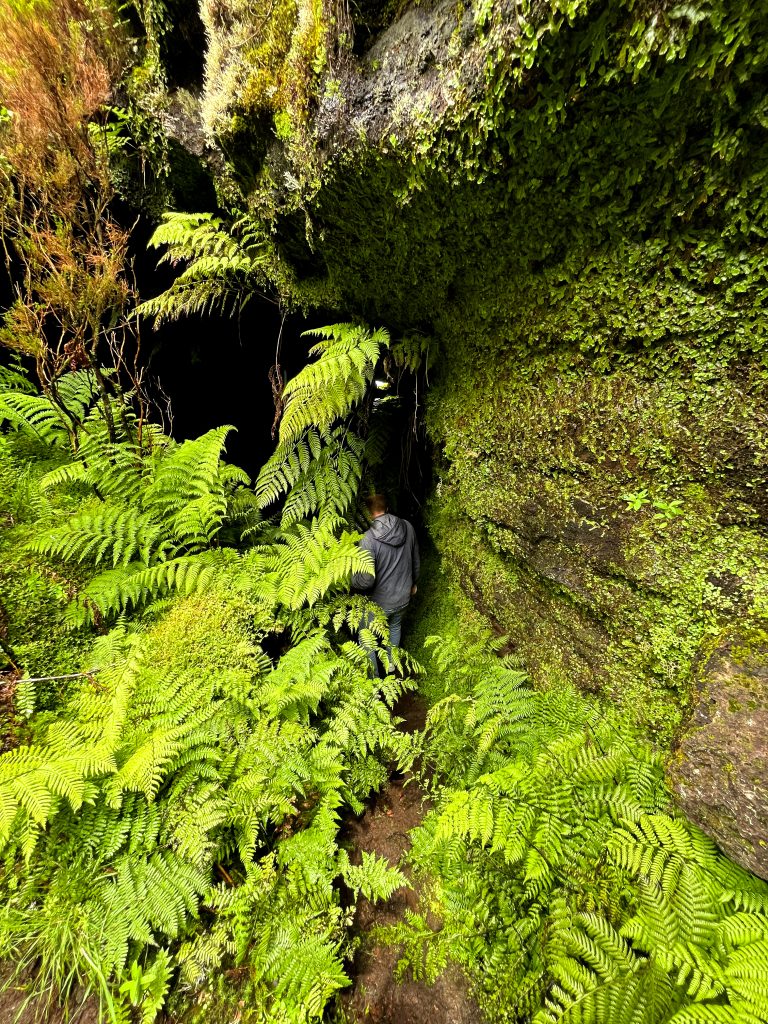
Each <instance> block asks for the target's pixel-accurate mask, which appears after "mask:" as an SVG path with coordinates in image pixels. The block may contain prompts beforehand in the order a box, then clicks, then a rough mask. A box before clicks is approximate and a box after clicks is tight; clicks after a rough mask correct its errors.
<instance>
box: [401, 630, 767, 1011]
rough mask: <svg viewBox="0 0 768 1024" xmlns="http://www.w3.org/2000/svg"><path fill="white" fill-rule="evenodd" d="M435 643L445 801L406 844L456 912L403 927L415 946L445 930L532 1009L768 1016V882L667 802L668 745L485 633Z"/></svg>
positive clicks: (430, 766)
mask: <svg viewBox="0 0 768 1024" xmlns="http://www.w3.org/2000/svg"><path fill="white" fill-rule="evenodd" d="M429 643H430V645H431V646H432V648H433V651H434V655H433V663H434V665H435V670H436V671H437V672H439V673H440V674H441V675H442V676H443V679H444V685H445V687H446V689H447V690H449V691H450V692H449V695H448V696H446V697H444V698H443V699H442V700H439V701H438V702H437V703H436V704H435V705H434V706H433V708H432V709H431V710H430V713H429V717H428V723H427V732H426V736H425V741H424V745H423V750H422V759H423V769H422V771H423V774H424V777H425V782H427V783H428V784H431V786H432V790H433V793H434V794H435V797H436V799H437V801H438V803H437V806H436V808H435V810H434V811H433V812H431V814H430V815H429V816H428V817H427V819H426V820H425V822H424V824H423V826H422V827H421V828H420V829H419V830H418V831H417V833H416V835H415V837H414V848H413V854H412V856H413V860H414V863H415V865H416V867H417V869H418V870H419V871H422V872H429V873H431V874H432V875H434V876H436V877H437V878H438V879H439V886H440V905H441V909H442V913H443V914H444V915H445V917H446V921H445V924H444V927H443V929H442V931H441V933H440V935H439V937H435V936H431V937H430V935H427V934H426V933H425V932H424V931H423V930H421V929H420V926H419V922H418V920H416V919H414V921H413V922H411V923H410V924H407V925H404V926H401V927H400V928H399V929H395V931H394V932H393V934H392V936H391V938H392V940H393V941H395V942H397V943H398V944H399V945H401V948H403V949H404V950H406V959H408V958H409V957H413V956H416V955H418V957H419V958H421V960H422V961H423V958H424V956H425V951H424V950H425V946H429V945H430V944H432V945H434V946H436V947H437V948H438V949H439V951H440V952H439V956H440V957H441V958H445V957H446V956H449V955H450V956H451V957H453V958H454V959H456V960H458V962H459V963H461V964H463V965H465V966H466V967H467V968H468V969H470V970H471V971H472V972H473V973H474V974H475V976H476V977H478V978H479V979H481V978H487V979H488V984H489V990H488V992H487V994H486V997H485V998H486V1001H487V1003H488V1004H489V1005H493V1006H497V1007H498V1006H499V1004H500V1005H501V1006H502V1007H503V1011H502V1012H503V1013H505V1014H513V1015H516V1016H519V1017H522V1016H525V1015H528V1016H530V1017H531V1018H532V1019H533V1021H534V1022H535V1024H556V1022H558V1021H569V1022H579V1024H605V1022H607V1021H610V1022H611V1024H615V1022H620V1024H664V1022H668V1021H676V1022H677V1021H687V1020H690V1021H694V1020H701V1021H704V1020H713V1021H714V1020H723V1021H726V1020H728V1021H735V1020H749V1021H753V1020H754V1021H756V1020H765V1019H766V1010H768V1006H767V1005H766V999H765V989H764V986H763V984H762V982H761V980H760V979H761V978H762V977H765V976H766V975H765V974H764V973H763V972H764V971H765V969H766V966H768V965H764V960H763V958H764V956H765V954H764V950H765V949H766V948H767V947H766V946H765V943H766V942H767V941H768V915H766V914H765V913H764V912H763V911H764V904H763V903H762V900H763V898H764V896H765V894H766V892H768V886H766V885H765V884H764V883H762V882H759V881H758V880H756V879H753V878H751V877H750V876H749V875H747V874H746V873H745V872H743V871H742V870H741V869H739V868H737V867H736V866H735V865H733V864H731V863H730V862H729V861H727V860H726V859H725V858H724V857H723V855H722V854H721V853H720V852H719V851H718V850H717V848H716V847H715V846H714V844H713V843H712V842H711V841H710V840H709V839H707V838H706V837H705V836H704V835H703V834H702V833H700V832H699V831H698V830H697V829H696V828H695V827H694V826H692V825H691V824H689V823H688V822H686V821H685V820H684V819H683V818H681V817H676V816H673V815H671V814H670V813H669V808H668V800H667V797H666V793H665V789H664V785H663V776H662V772H661V766H660V764H659V761H658V758H657V757H656V756H655V755H654V754H653V753H652V752H651V751H650V750H649V749H648V748H647V746H646V745H645V744H643V743H642V742H641V741H639V740H634V739H632V738H631V737H627V736H626V735H625V734H624V733H623V732H622V731H621V729H620V728H619V723H618V722H615V721H613V720H612V719H611V715H610V712H608V711H606V710H604V709H600V708H599V707H597V708H596V706H595V704H594V703H593V702H591V701H589V700H587V699H586V698H583V697H579V696H577V695H576V694H575V693H573V692H571V691H568V690H553V691H548V692H534V691H532V690H530V689H529V688H528V687H527V686H526V685H525V683H524V680H523V679H522V678H521V675H520V673H519V672H517V671H516V670H514V669H508V668H506V667H505V666H504V665H502V664H499V663H498V661H496V660H495V659H493V658H492V657H489V655H488V653H487V649H486V651H485V652H484V651H483V644H482V643H481V644H479V645H477V646H475V647H472V646H467V645H464V652H463V653H460V649H459V648H458V646H457V645H456V644H451V643H446V642H444V641H440V640H438V639H437V638H432V639H431V640H430V641H429ZM489 730H490V731H489ZM411 933H412V934H411ZM408 950H412V952H410V953H409V952H408ZM434 955H436V956H437V955H438V953H437V951H436V952H435V954H434ZM505 964H506V965H508V966H506V967H505V966H503V965H505ZM737 964H738V966H736V965H737ZM417 969H418V966H417ZM500 972H501V974H500ZM742 972H743V973H742ZM501 975H503V977H504V986H505V988H504V992H505V995H504V997H503V998H501V996H500V995H499V993H498V990H496V989H494V988H493V987H492V986H494V985H496V984H497V983H498V981H497V979H498V978H499V977H500V976H501ZM494 979H496V980H494Z"/></svg>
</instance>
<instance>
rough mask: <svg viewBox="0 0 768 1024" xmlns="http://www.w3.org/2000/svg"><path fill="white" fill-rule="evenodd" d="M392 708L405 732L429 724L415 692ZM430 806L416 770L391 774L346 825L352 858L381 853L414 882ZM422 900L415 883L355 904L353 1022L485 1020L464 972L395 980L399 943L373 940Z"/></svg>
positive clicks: (469, 1023)
mask: <svg viewBox="0 0 768 1024" xmlns="http://www.w3.org/2000/svg"><path fill="white" fill-rule="evenodd" d="M395 714H397V715H399V716H400V717H401V718H403V719H405V721H404V723H403V725H402V726H401V728H402V729H403V730H404V731H406V732H414V731H416V730H417V729H421V728H423V727H424V717H425V709H424V705H423V703H422V702H421V700H420V699H419V698H418V697H417V696H414V695H413V694H407V695H406V696H405V697H404V698H403V699H402V700H401V701H400V702H399V704H398V705H397V707H396V708H395ZM427 809H428V808H427V806H426V805H425V804H424V803H423V802H422V792H421V790H420V789H419V787H418V785H417V783H416V781H415V780H414V779H413V778H412V777H411V776H409V775H407V776H406V777H405V778H404V779H394V780H393V781H392V782H390V784H389V785H388V786H387V788H386V789H384V790H383V791H382V792H381V793H380V794H379V795H378V796H377V798H376V799H375V801H374V802H373V804H372V805H371V807H369V808H368V810H366V811H365V813H364V814H363V815H362V816H361V817H360V818H357V819H353V820H352V821H351V822H349V824H348V825H347V827H346V830H345V835H344V837H343V838H344V843H345V845H347V846H348V848H349V851H350V859H351V860H352V862H353V863H359V862H360V855H361V853H362V852H367V853H376V854H378V855H379V856H383V857H386V858H387V860H388V861H389V862H390V864H393V865H399V866H400V867H401V868H403V870H404V873H405V874H406V875H407V876H408V878H409V879H410V880H411V881H412V880H413V879H412V875H411V872H410V871H409V869H408V868H407V867H403V864H402V860H403V858H404V856H405V855H406V854H407V852H408V850H409V849H410V846H411V844H410V840H409V838H408V833H409V831H410V830H411V829H413V828H416V826H417V825H418V824H419V823H420V822H421V820H422V818H423V817H424V814H425V813H426V811H427ZM418 905H419V893H418V887H417V886H414V888H411V889H405V888H403V889H399V890H398V891H397V892H396V893H394V894H393V895H392V897H391V898H390V899H389V900H387V901H386V902H383V903H378V904H371V903H370V902H369V901H368V900H366V899H361V900H360V902H359V903H358V908H357V914H356V917H355V929H356V930H357V932H358V933H359V934H360V935H361V937H362V940H363V941H362V947H361V949H360V951H359V952H358V954H357V956H356V958H355V963H354V967H353V977H354V983H353V986H352V988H351V989H350V990H349V991H348V992H346V993H345V994H344V996H343V997H342V1006H343V1008H344V1011H345V1013H346V1015H347V1019H348V1021H349V1022H350V1024H481V1022H482V1016H481V1014H480V1011H479V1010H478V1008H477V1006H476V1004H475V1003H474V1001H473V1000H472V999H471V998H470V996H469V991H468V985H467V982H466V979H465V978H464V977H463V975H462V974H461V972H460V971H458V970H457V969H455V968H454V969H450V970H449V971H446V973H445V974H443V975H442V976H441V977H440V978H438V980H437V982H436V983H435V984H434V985H427V984H425V983H424V982H416V981H413V980H411V979H410V978H406V979H405V980H404V981H403V982H401V983H400V984H398V983H397V982H396V981H395V979H394V970H395V965H396V963H397V960H398V951H397V949H394V948H391V947H387V946H382V945H380V944H375V943H373V941H372V940H371V939H370V937H369V936H370V932H371V931H372V929H374V928H376V927H386V926H388V925H394V924H397V923H398V922H399V921H401V920H402V919H403V915H404V914H405V911H406V910H417V909H418Z"/></svg>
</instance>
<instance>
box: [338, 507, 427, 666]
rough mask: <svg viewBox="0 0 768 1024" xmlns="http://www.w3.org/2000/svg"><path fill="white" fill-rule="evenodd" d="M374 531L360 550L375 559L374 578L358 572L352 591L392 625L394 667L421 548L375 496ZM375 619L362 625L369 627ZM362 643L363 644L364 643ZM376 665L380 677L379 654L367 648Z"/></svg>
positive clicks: (410, 531)
mask: <svg viewBox="0 0 768 1024" xmlns="http://www.w3.org/2000/svg"><path fill="white" fill-rule="evenodd" d="M366 504H367V506H368V512H369V514H370V516H371V520H372V523H371V527H370V529H369V530H367V531H366V533H364V534H363V536H362V538H361V540H360V547H361V548H362V549H363V551H370V553H371V554H372V555H373V563H374V567H375V575H371V573H369V572H356V573H354V574H353V576H352V589H353V590H354V591H357V592H358V593H363V594H365V595H366V597H369V598H370V599H371V600H372V601H373V602H374V603H375V604H377V605H378V606H379V608H381V610H382V611H383V612H384V614H385V615H386V616H387V623H388V624H389V665H390V669H391V667H392V648H393V647H399V646H400V637H401V635H402V623H403V612H404V611H405V609H406V608H407V607H408V603H409V602H410V600H411V597H413V595H414V594H415V593H416V581H417V580H418V578H419V568H420V562H419V544H418V541H417V540H416V532H415V530H414V529H413V527H412V526H411V524H410V523H409V522H407V521H406V520H405V519H400V518H398V516H396V515H393V514H392V513H391V512H388V511H387V499H386V498H385V497H384V495H383V494H372V495H370V496H369V497H368V498H366ZM371 619H372V616H371V617H370V618H368V619H367V620H366V621H364V623H363V627H367V626H370V622H371ZM361 643H362V641H361ZM362 646H364V647H366V650H367V651H368V656H369V658H370V659H371V663H372V665H373V671H374V675H375V676H378V675H379V663H378V659H377V657H376V652H375V651H372V650H370V649H369V648H368V647H367V646H366V645H365V644H362Z"/></svg>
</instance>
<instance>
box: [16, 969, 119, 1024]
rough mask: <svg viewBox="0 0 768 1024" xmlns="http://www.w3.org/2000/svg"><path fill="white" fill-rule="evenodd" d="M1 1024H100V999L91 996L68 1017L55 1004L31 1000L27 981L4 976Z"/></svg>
mask: <svg viewBox="0 0 768 1024" xmlns="http://www.w3.org/2000/svg"><path fill="white" fill-rule="evenodd" d="M0 986H1V987H0V1024H100V1022H101V1021H102V1019H103V1018H102V1017H101V1016H100V1014H99V1002H98V999H96V998H94V997H93V996H89V997H88V998H87V999H84V1000H83V1001H82V1002H81V1003H80V1004H79V1006H78V1002H77V1000H76V999H75V1001H74V1004H73V1005H74V1006H75V1007H77V1008H76V1010H75V1011H74V1012H72V1011H70V1012H69V1014H67V1013H66V1011H64V1010H63V1009H62V1008H61V1007H60V1006H58V1005H57V1004H56V1003H55V1002H51V1003H48V1002H45V1001H41V1000H31V999H30V998H29V992H28V990H27V986H26V985H25V981H24V979H23V978H22V979H21V980H19V981H12V980H11V979H10V977H9V975H8V973H7V972H6V974H5V975H0Z"/></svg>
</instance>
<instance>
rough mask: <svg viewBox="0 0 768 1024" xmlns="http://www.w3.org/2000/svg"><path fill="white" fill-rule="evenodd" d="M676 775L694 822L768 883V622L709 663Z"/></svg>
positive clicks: (747, 630) (745, 632) (743, 632)
mask: <svg viewBox="0 0 768 1024" xmlns="http://www.w3.org/2000/svg"><path fill="white" fill-rule="evenodd" d="M669 774H670V780H671V783H672V787H673V789H674V792H675V794H676V796H677V799H678V802H679V803H680V806H681V807H682V808H683V810H684V811H685V813H686V814H687V815H688V817H689V818H691V820H692V821H694V822H696V824H697V825H699V827H700V828H701V829H703V830H704V831H705V832H706V833H708V835H710V836H712V838H713V839H714V840H715V841H716V842H717V843H718V844H719V845H720V847H721V848H722V849H723V850H724V851H725V852H726V853H727V854H728V856H729V857H731V858H732V859H733V860H735V861H736V862H737V863H738V864H741V865H742V866H743V867H745V868H748V869H749V870H750V871H754V873H755V874H756V875H760V876H761V877H762V878H768V622H765V621H762V622H760V623H758V624H755V623H754V622H752V623H746V624H741V625H740V626H739V627H737V628H735V629H731V630H729V632H728V633H727V634H726V636H725V637H724V638H722V640H721V642H720V643H719V645H718V646H717V648H716V649H715V650H714V651H713V652H712V654H711V655H710V656H709V658H707V659H706V661H705V662H704V663H703V665H702V667H701V669H700V671H699V673H698V686H697V692H696V698H695V705H694V711H693V714H692V716H691V719H690V722H689V724H688V727H687V729H686V731H685V732H684V734H683V735H682V738H681V739H680V742H679V744H678V747H677V756H676V758H675V760H674V762H673V764H672V767H671V769H670V773H669Z"/></svg>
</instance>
